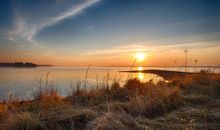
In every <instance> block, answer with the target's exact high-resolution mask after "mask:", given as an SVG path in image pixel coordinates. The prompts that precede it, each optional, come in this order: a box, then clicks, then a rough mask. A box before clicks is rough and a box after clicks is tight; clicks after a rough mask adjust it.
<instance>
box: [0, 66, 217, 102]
mask: <svg viewBox="0 0 220 130" xmlns="http://www.w3.org/2000/svg"><path fill="white" fill-rule="evenodd" d="M136 69H138V70H141V69H162V70H179V68H167V67H159V68H158V67H156V68H153V67H134V68H133V70H136ZM200 69H201V68H198V69H197V70H196V71H199V70H200ZM205 69H207V68H205ZM123 70H130V68H129V67H90V68H89V70H88V74H87V76H86V72H87V67H37V68H1V67H0V100H3V99H7V98H8V95H9V94H10V93H13V94H14V95H15V96H16V97H18V98H20V99H29V98H33V97H34V95H36V93H37V92H38V90H39V86H40V83H41V85H42V86H45V80H46V79H47V77H48V80H49V81H51V82H52V84H53V86H54V87H55V88H58V89H59V90H60V93H61V94H62V95H64V96H65V95H68V94H70V93H71V92H70V90H71V87H72V88H74V87H75V86H76V84H77V83H79V82H82V84H83V83H84V81H85V80H86V83H87V84H86V85H87V86H89V87H92V86H95V85H96V84H97V83H98V84H99V85H100V86H101V84H107V83H108V84H111V83H112V82H114V81H115V80H117V81H118V82H120V83H121V84H123V83H124V81H126V80H127V78H128V73H123V72H119V71H123ZM181 70H183V69H181ZM188 71H195V68H188ZM214 71H215V72H217V73H219V72H220V69H219V68H214ZM47 75H48V76H47ZM86 77H87V78H86ZM130 77H133V78H138V79H140V80H141V81H143V82H146V81H149V80H151V79H152V80H153V81H154V82H158V81H160V80H163V78H162V77H159V76H157V75H154V74H143V73H134V74H130Z"/></svg>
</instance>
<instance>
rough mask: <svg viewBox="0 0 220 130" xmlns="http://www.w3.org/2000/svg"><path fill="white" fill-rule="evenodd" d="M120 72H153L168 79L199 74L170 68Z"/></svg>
mask: <svg viewBox="0 0 220 130" xmlns="http://www.w3.org/2000/svg"><path fill="white" fill-rule="evenodd" d="M119 72H127V73H151V74H156V75H158V76H161V77H163V78H164V79H166V80H169V79H172V78H173V77H181V76H186V75H191V74H197V73H193V72H182V71H170V70H154V69H149V70H131V71H119Z"/></svg>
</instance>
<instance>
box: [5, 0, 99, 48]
mask: <svg viewBox="0 0 220 130" xmlns="http://www.w3.org/2000/svg"><path fill="white" fill-rule="evenodd" d="M98 1H100V0H86V1H84V2H83V3H80V4H77V5H73V6H72V7H71V8H70V9H68V10H67V11H65V12H62V13H59V14H58V15H56V16H54V17H48V18H42V19H40V20H37V21H35V22H34V23H33V22H32V23H30V22H28V20H27V18H23V17H21V16H19V15H17V16H16V17H15V21H14V22H15V29H14V30H13V31H10V32H9V36H8V39H9V40H26V41H28V42H31V43H34V44H38V43H37V41H35V40H34V37H35V36H36V34H37V33H38V32H39V31H41V30H42V29H44V28H46V27H49V26H52V25H55V24H57V23H59V22H60V21H62V20H64V19H66V18H69V17H74V16H76V15H78V14H80V13H81V12H83V11H84V10H86V9H87V8H89V7H91V6H92V5H94V4H95V3H97V2H98Z"/></svg>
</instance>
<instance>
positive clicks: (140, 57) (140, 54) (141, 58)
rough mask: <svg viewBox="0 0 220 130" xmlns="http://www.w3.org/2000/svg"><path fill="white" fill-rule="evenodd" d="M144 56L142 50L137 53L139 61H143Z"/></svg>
mask: <svg viewBox="0 0 220 130" xmlns="http://www.w3.org/2000/svg"><path fill="white" fill-rule="evenodd" d="M144 58H145V55H144V53H141V52H139V53H136V59H137V60H138V61H143V60H144Z"/></svg>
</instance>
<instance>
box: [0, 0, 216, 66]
mask: <svg viewBox="0 0 220 130" xmlns="http://www.w3.org/2000/svg"><path fill="white" fill-rule="evenodd" d="M0 2H1V4H0V62H15V61H22V62H33V63H37V64H52V65H64V66H88V65H89V64H91V65H92V66H130V65H132V63H133V61H134V59H135V54H136V53H143V54H144V55H145V59H144V61H142V62H137V63H136V64H137V65H141V66H176V65H178V66H180V65H184V63H185V53H184V50H188V53H187V57H188V65H194V64H195V60H198V63H197V64H198V65H201V66H220V60H219V59H220V1H219V0H187V1H186V0H1V1H0Z"/></svg>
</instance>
